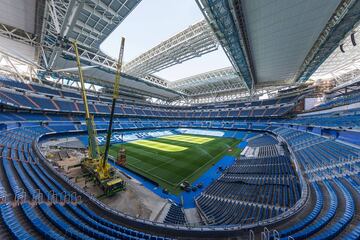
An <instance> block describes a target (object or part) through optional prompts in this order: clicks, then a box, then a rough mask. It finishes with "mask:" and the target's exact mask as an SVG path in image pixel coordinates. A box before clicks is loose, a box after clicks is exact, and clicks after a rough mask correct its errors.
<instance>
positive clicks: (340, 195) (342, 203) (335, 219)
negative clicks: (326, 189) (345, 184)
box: [311, 181, 345, 239]
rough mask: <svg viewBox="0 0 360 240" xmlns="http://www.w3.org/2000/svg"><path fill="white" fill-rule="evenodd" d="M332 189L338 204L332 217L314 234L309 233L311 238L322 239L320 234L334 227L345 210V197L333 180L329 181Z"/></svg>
mask: <svg viewBox="0 0 360 240" xmlns="http://www.w3.org/2000/svg"><path fill="white" fill-rule="evenodd" d="M330 184H331V186H332V188H333V190H334V191H335V194H336V196H337V199H338V205H337V208H336V211H335V215H334V217H333V218H332V219H331V220H330V221H329V222H328V223H327V224H326V225H325V226H324V227H323V228H321V229H320V231H318V232H317V233H316V234H313V235H311V238H312V239H317V238H319V239H322V236H323V235H324V234H325V233H326V232H329V231H331V230H332V229H333V228H334V225H335V224H336V223H338V222H339V220H341V217H342V216H343V214H344V212H345V197H344V195H343V193H342V191H341V189H340V187H339V186H338V185H337V184H336V183H334V182H333V181H331V182H330Z"/></svg>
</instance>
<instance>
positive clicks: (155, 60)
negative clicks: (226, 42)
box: [124, 20, 219, 77]
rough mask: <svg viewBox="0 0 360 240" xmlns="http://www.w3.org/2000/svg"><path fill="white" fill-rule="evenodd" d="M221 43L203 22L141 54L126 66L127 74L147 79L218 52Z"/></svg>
mask: <svg viewBox="0 0 360 240" xmlns="http://www.w3.org/2000/svg"><path fill="white" fill-rule="evenodd" d="M218 47H219V42H218V40H217V38H216V36H215V35H214V33H213V31H212V29H211V27H210V26H209V24H208V23H207V22H206V21H205V20H202V21H200V22H198V23H195V24H193V25H191V26H190V27H188V28H187V29H185V30H183V31H181V32H179V33H178V34H176V35H175V36H173V37H171V38H169V39H167V40H166V41H164V42H162V43H160V44H159V45H157V46H155V47H153V48H152V49H150V50H149V51H147V52H145V53H143V54H141V55H140V56H138V57H136V58H135V59H133V60H132V61H130V62H128V63H127V64H126V65H125V66H124V71H125V72H126V73H127V74H130V75H133V76H136V77H145V76H147V75H149V74H152V73H156V72H159V71H161V70H163V69H165V68H168V67H171V66H173V65H176V64H179V63H182V62H185V61H187V60H189V59H192V58H195V57H200V56H202V55H204V54H206V53H209V52H212V51H215V50H217V49H218Z"/></svg>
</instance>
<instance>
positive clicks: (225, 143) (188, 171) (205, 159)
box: [110, 134, 241, 194]
mask: <svg viewBox="0 0 360 240" xmlns="http://www.w3.org/2000/svg"><path fill="white" fill-rule="evenodd" d="M240 142H241V140H238V139H234V138H220V137H213V136H209V137H208V136H206V137H204V136H198V135H185V134H181V135H171V136H164V137H159V138H153V139H147V140H137V141H133V142H129V143H125V144H124V147H125V149H126V167H127V168H129V169H130V170H132V171H134V172H136V173H138V174H140V175H142V176H145V177H147V178H149V179H151V180H152V181H154V182H156V183H158V184H159V185H160V186H161V187H162V188H166V189H168V191H169V192H171V193H173V194H179V193H180V192H181V190H180V188H179V185H180V183H182V182H183V181H185V180H187V181H189V182H190V183H192V182H194V181H195V180H196V179H197V178H198V177H199V176H201V175H202V174H203V173H204V172H206V171H207V170H208V169H209V168H210V167H211V166H212V165H213V164H215V163H216V162H217V161H218V160H220V159H221V158H222V157H223V156H224V155H236V154H239V152H240V151H241V150H240V149H238V148H236V145H237V144H239V143H240ZM120 147H121V144H114V145H112V146H111V148H110V155H112V156H114V157H116V156H117V153H118V151H119V148H120ZM229 148H232V151H231V152H229V151H228V150H229Z"/></svg>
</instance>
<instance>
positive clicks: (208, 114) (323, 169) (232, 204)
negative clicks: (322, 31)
mask: <svg viewBox="0 0 360 240" xmlns="http://www.w3.org/2000/svg"><path fill="white" fill-rule="evenodd" d="M2 83H3V84H4V83H5V80H2ZM11 84H13V83H11ZM14 84H15V83H14ZM4 85H6V84H4ZM15 85H16V86H15ZM15 85H14V86H13V87H16V88H17V91H16V92H15V91H14V90H11V89H9V85H6V86H3V88H2V89H1V91H0V99H1V100H2V103H1V104H2V105H3V106H5V107H6V108H13V109H15V110H16V111H13V110H6V111H2V112H1V113H0V122H1V124H0V129H2V130H1V132H0V135H1V140H0V141H1V146H0V152H1V158H2V168H1V170H0V175H1V179H2V180H3V181H2V182H1V185H0V196H1V198H0V199H2V200H1V206H0V211H1V218H2V221H0V225H2V226H3V227H4V228H6V229H7V230H6V231H2V232H1V233H0V234H2V235H1V236H2V237H3V238H4V239H6V238H9V237H10V236H12V237H14V238H18V239H31V238H34V239H37V238H41V237H43V238H49V239H63V238H64V237H65V238H78V239H92V238H93V239H118V238H122V239H163V237H158V236H157V235H161V234H155V235H152V234H151V233H150V232H146V231H145V232H146V233H145V232H143V231H138V230H135V229H132V228H130V227H128V226H127V225H122V224H121V223H120V224H119V223H114V222H112V221H111V220H109V219H107V218H106V216H103V215H98V213H97V210H98V209H97V208H94V206H92V205H91V206H90V205H88V204H86V203H85V202H81V201H78V200H77V199H76V197H74V195H72V192H69V188H68V187H67V186H65V185H63V183H62V182H59V181H58V180H57V179H56V178H55V177H54V176H53V175H52V174H51V173H50V172H49V170H47V168H46V167H45V166H44V165H43V163H42V162H41V161H39V157H38V156H37V154H36V153H35V152H34V149H33V147H32V145H31V144H32V142H33V141H34V140H35V139H36V138H37V137H38V136H39V135H41V134H44V133H49V132H53V133H59V132H68V131H79V130H82V131H84V130H86V127H85V125H84V124H82V123H83V116H82V115H81V114H78V115H76V114H71V115H70V114H68V113H66V112H67V111H69V112H78V113H81V111H82V110H83V105H82V101H81V99H80V95H79V94H78V93H76V92H70V91H67V90H60V89H53V88H49V87H44V86H40V85H36V84H25V85H26V86H25V85H24V84H23V83H16V84H15ZM11 86H12V85H11ZM21 89H22V90H23V92H21ZM19 90H20V91H19ZM26 90H27V92H26V93H25V91H26ZM90 99H91V101H92V104H91V105H92V106H91V107H90V108H91V111H93V112H94V113H108V110H109V105H108V101H107V99H106V98H104V97H102V96H92V97H90ZM292 101H295V98H284V99H277V100H266V101H265V100H264V101H257V102H249V103H229V104H227V105H226V107H218V106H215V105H212V106H210V105H209V106H205V105H204V106H201V107H199V109H192V108H188V109H186V108H183V109H182V111H183V112H182V111H174V110H171V109H167V108H166V107H150V106H146V107H144V106H142V105H134V104H132V105H130V104H129V103H122V104H121V105H120V106H121V107H120V108H119V109H118V113H119V115H118V116H117V117H116V119H115V124H114V127H115V128H117V129H118V130H121V129H123V130H124V129H130V130H136V129H159V128H205V129H211V128H216V129H229V130H231V129H237V128H245V129H257V130H267V131H271V132H272V133H274V134H275V135H277V136H279V137H280V138H281V139H283V141H284V142H286V143H287V144H288V146H289V148H290V149H291V151H292V153H293V155H294V156H295V157H296V159H297V161H298V163H299V164H300V165H301V168H302V169H303V173H304V175H305V176H306V179H307V181H308V182H309V187H310V188H311V189H313V191H314V193H315V195H314V196H312V197H313V198H315V199H316V201H315V204H314V205H313V206H312V208H311V210H310V211H309V212H308V213H307V214H306V215H305V216H302V217H301V221H298V222H297V223H296V224H293V225H291V226H289V225H282V224H281V223H280V224H278V225H276V227H275V228H276V230H277V232H278V234H280V236H281V238H284V239H286V238H287V237H288V236H293V237H294V238H295V239H303V238H309V236H311V237H315V238H317V239H329V238H333V237H335V236H337V237H341V238H344V239H345V237H346V239H357V238H358V237H359V234H360V231H359V220H358V218H357V217H356V211H357V207H358V205H357V204H356V200H357V199H358V198H359V188H358V186H359V183H360V180H359V169H360V168H359V167H360V165H359V161H358V160H359V156H360V151H359V149H358V148H356V147H353V146H350V145H346V144H343V143H339V142H336V141H334V140H332V139H329V138H325V137H323V136H319V135H315V134H311V133H307V132H304V131H299V130H296V129H291V128H286V127H277V126H274V125H273V126H271V125H269V124H270V123H274V122H276V123H297V124H303V125H307V124H312V123H318V122H319V121H318V120H319V118H322V122H321V125H331V126H339V125H340V126H356V124H358V123H357V121H356V117H357V114H358V112H356V111H353V112H351V113H347V114H346V115H344V117H343V118H342V122H337V123H336V121H335V120H333V119H332V118H334V119H335V117H336V115H331V114H328V115H326V117H325V118H324V116H312V117H299V118H296V119H291V120H290V119H285V120H279V119H276V118H272V119H269V120H267V119H252V120H240V118H239V117H241V116H242V113H243V114H244V113H245V112H246V111H249V114H246V115H244V116H245V117H247V116H258V117H259V116H264V111H265V112H266V111H269V112H270V111H272V110H271V109H272V108H274V109H275V108H276V109H277V110H274V109H273V110H274V111H275V112H277V113H279V112H281V111H282V110H281V109H283V108H285V107H287V106H289V107H290V105H291V102H292ZM9 103H10V105H9ZM19 103H21V104H19ZM11 104H13V106H11ZM281 104H285V105H284V106H281ZM20 105H21V107H19V106H20ZM272 105H273V106H272ZM29 106H31V107H30V108H32V109H38V110H39V111H38V112H29V111H28V110H27V109H29ZM245 106H246V107H245ZM275 106H276V107H275ZM248 107H249V108H252V109H251V110H248V109H247V108H248ZM258 107H262V108H264V109H262V110H259V109H257V108H258ZM266 107H268V109H267V110H265V108H266ZM234 108H242V109H241V110H233V109H234ZM291 108H292V107H291ZM64 109H66V110H65V111H63V110H64ZM221 110H224V111H221ZM261 111H263V112H261ZM178 112H179V113H178ZM189 112H192V113H191V114H189ZM214 112H216V114H214ZM225 112H227V113H225ZM235 112H236V113H235ZM250 112H252V113H251V115H250ZM122 115H127V117H122ZM132 115H133V116H132ZM159 116H161V117H162V118H159ZM277 116H280V114H279V115H277ZM146 117H157V118H146ZM226 117H237V118H238V119H231V121H230V120H225V119H221V120H216V118H226ZM187 118H191V119H190V120H189V119H187ZM197 118H199V119H197ZM207 118H209V119H207ZM186 119H187V120H186ZM94 120H95V123H96V125H97V128H98V129H105V128H106V127H107V120H108V119H107V116H106V115H102V114H97V115H96V116H95V119H94ZM332 124H334V125H332ZM335 124H337V125H335ZM258 136H259V135H258ZM249 138H252V137H250V136H249ZM253 138H254V139H251V141H249V146H252V147H257V148H259V151H258V156H257V157H248V158H241V159H240V160H237V161H236V162H235V164H234V165H232V166H231V167H229V168H228V169H227V170H226V171H225V172H224V174H223V175H222V176H221V177H220V178H219V179H218V180H216V181H215V182H214V183H213V184H212V185H210V186H209V187H208V188H207V189H206V190H205V191H204V192H203V193H202V194H201V195H200V196H199V197H198V198H197V199H196V202H197V206H198V208H199V209H200V212H201V213H202V214H203V215H204V219H205V222H207V223H208V224H209V226H211V225H215V226H216V228H219V227H220V228H221V226H225V225H232V226H245V225H248V226H252V224H257V223H259V222H262V221H264V220H268V219H274V218H276V217H278V216H281V215H282V214H283V213H286V212H287V211H289V210H291V209H292V207H293V206H294V205H296V203H297V201H298V200H299V199H300V198H301V191H300V184H299V180H298V178H297V176H296V173H295V171H294V169H293V164H292V162H291V161H290V156H289V155H288V154H285V155H282V153H281V152H279V151H278V150H279V144H280V143H279V141H278V140H275V139H274V138H273V137H269V136H268V135H263V136H260V137H253ZM11 199H15V200H11ZM93 208H94V209H93ZM298 214H300V213H298V212H296V213H294V218H296V216H297V215H298ZM291 219H292V218H291V217H290V220H291ZM26 223H29V224H26ZM164 223H166V224H177V225H182V224H184V223H186V218H185V215H184V213H183V211H182V209H181V207H178V206H176V205H172V206H171V207H170V209H169V212H168V213H167V215H166V216H165V220H164ZM249 224H250V225H249ZM174 231H176V230H174ZM212 231H213V230H212ZM160 232H161V231H160ZM167 233H168V232H167ZM274 233H275V232H274ZM170 235H171V234H170ZM174 235H176V234H175V233H174Z"/></svg>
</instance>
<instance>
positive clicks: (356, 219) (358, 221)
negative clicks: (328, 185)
mask: <svg viewBox="0 0 360 240" xmlns="http://www.w3.org/2000/svg"><path fill="white" fill-rule="evenodd" d="M348 178H349V177H345V179H344V178H343V179H340V181H341V182H342V184H343V185H344V186H346V188H347V189H348V190H349V192H350V193H351V195H352V198H353V199H354V200H355V201H354V203H355V212H354V213H355V214H354V216H353V218H352V220H351V221H350V223H349V224H348V225H347V226H346V227H345V228H344V230H343V231H342V232H341V233H340V234H339V235H338V236H337V237H338V238H339V239H351V238H350V235H351V234H352V233H353V231H354V230H356V228H358V232H357V237H358V238H360V229H359V228H360V202H359V201H358V200H359V197H360V187H359V185H356V183H355V182H353V183H352V184H351V183H350V182H349V180H348ZM355 186H357V188H358V190H357V189H355ZM356 199H357V201H356ZM353 234H354V236H355V233H353ZM353 239H355V238H353Z"/></svg>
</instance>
